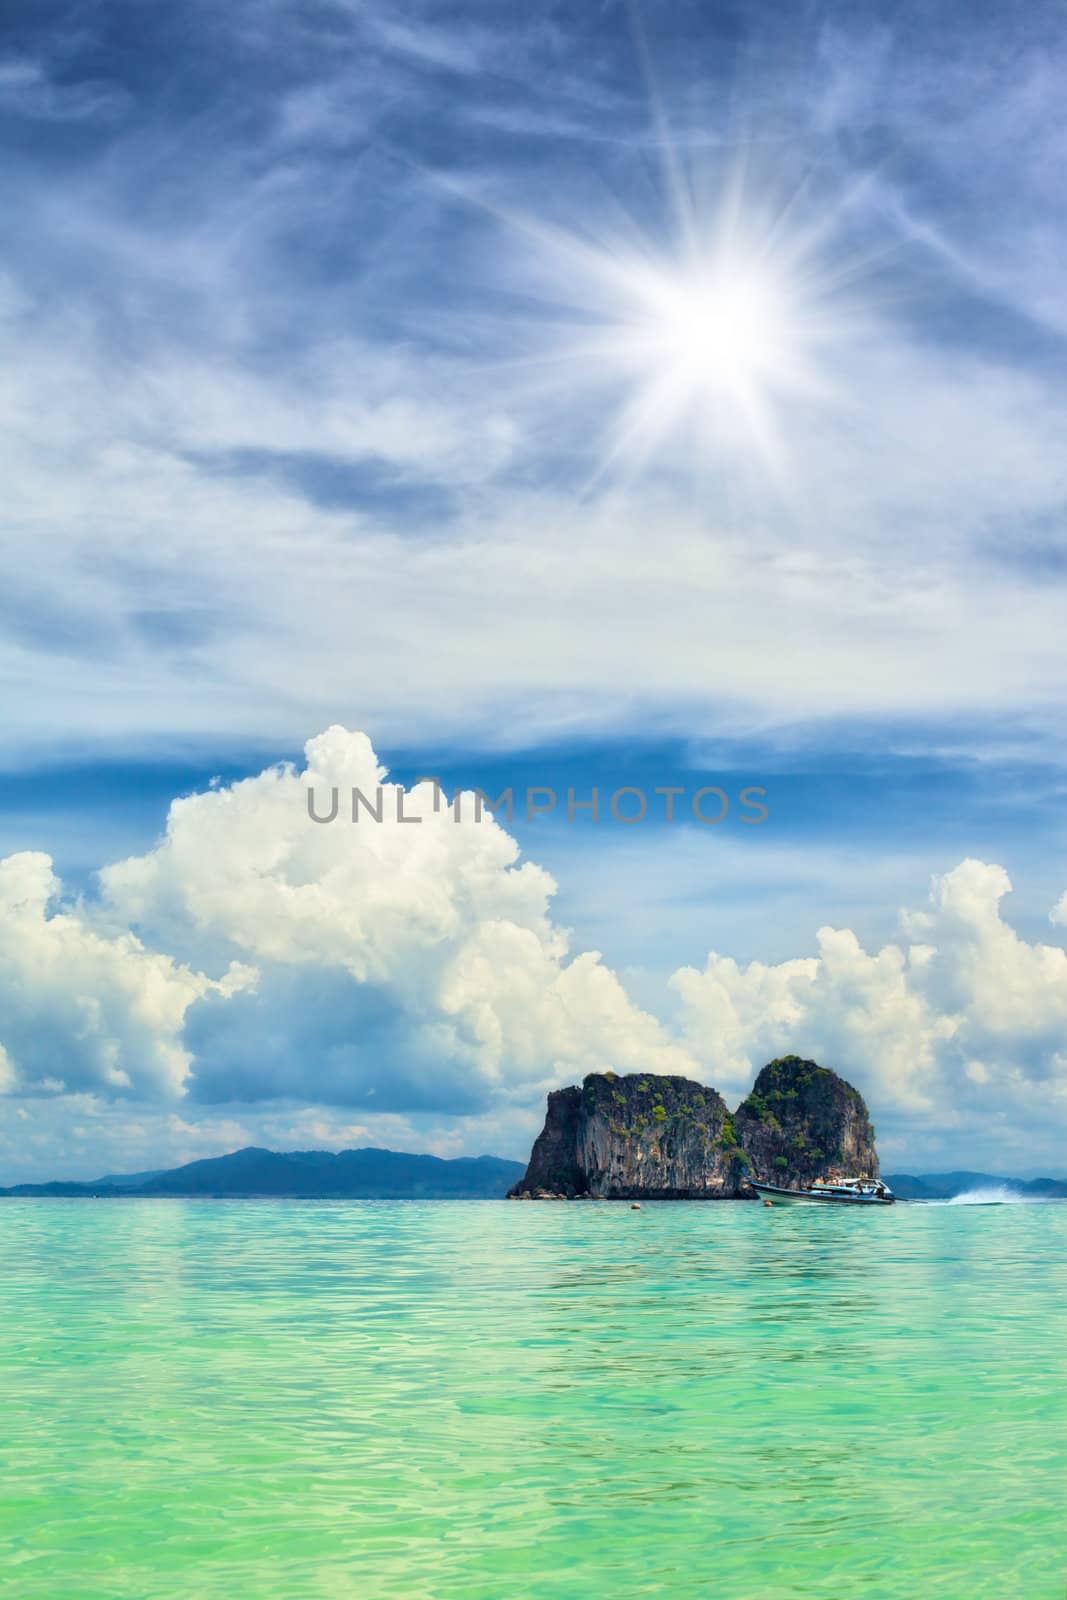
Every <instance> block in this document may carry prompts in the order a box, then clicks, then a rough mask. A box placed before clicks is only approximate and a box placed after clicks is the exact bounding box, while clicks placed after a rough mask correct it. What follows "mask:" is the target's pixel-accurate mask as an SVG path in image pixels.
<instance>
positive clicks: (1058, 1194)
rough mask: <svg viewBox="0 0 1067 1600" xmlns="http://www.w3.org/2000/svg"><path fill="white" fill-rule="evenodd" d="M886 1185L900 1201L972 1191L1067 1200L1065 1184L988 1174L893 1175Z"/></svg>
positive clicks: (1052, 1179)
mask: <svg viewBox="0 0 1067 1600" xmlns="http://www.w3.org/2000/svg"><path fill="white" fill-rule="evenodd" d="M885 1181H886V1183H887V1184H888V1185H889V1187H890V1188H891V1189H892V1191H893V1193H894V1194H898V1195H899V1196H900V1197H901V1199H902V1200H951V1199H953V1197H954V1196H955V1195H958V1194H967V1193H968V1191H969V1190H971V1189H1012V1190H1014V1191H1015V1192H1016V1193H1017V1194H1025V1195H1030V1196H1031V1197H1032V1198H1033V1199H1035V1200H1067V1181H1065V1180H1064V1179H1061V1178H997V1177H994V1176H993V1175H992V1174H991V1173H989V1172H926V1173H924V1174H923V1175H922V1176H921V1177H913V1176H911V1174H909V1173H907V1172H895V1173H890V1174H889V1176H888V1177H887V1178H886V1180H885Z"/></svg>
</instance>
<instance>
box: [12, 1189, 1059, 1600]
mask: <svg viewBox="0 0 1067 1600" xmlns="http://www.w3.org/2000/svg"><path fill="white" fill-rule="evenodd" d="M975 1198H976V1199H978V1200H979V1201H981V1200H983V1199H984V1201H985V1203H966V1197H965V1200H964V1203H960V1201H959V1200H957V1201H955V1202H952V1203H945V1204H936V1203H935V1204H910V1205H906V1204H900V1205H897V1206H895V1207H892V1208H885V1209H871V1210H864V1211H855V1210H842V1209H826V1210H821V1209H816V1208H810V1209H809V1208H803V1207H791V1208H785V1207H777V1208H775V1207H770V1208H767V1207H764V1206H761V1205H758V1204H742V1203H737V1202H718V1203H705V1204H683V1203H660V1204H648V1203H646V1204H644V1205H642V1206H641V1208H640V1210H632V1209H631V1208H630V1206H629V1205H628V1204H620V1203H615V1204H603V1203H601V1204H598V1203H583V1204H576V1203H570V1204H529V1203H527V1204H515V1203H505V1202H494V1201H485V1202H463V1201H451V1202H449V1201H436V1202H404V1201H382V1202H373V1201H349V1202H344V1201H341V1202H328V1201H324V1202H308V1201H210V1200H132V1199H129V1200H101V1201H88V1200H59V1199H56V1200H4V1201H0V1482H2V1491H0V1593H3V1594H4V1595H5V1596H6V1595H8V1594H10V1595H11V1596H12V1597H13V1600H127V1597H128V1600H221V1597H226V1600H230V1597H233V1600H335V1597H336V1600H342V1597H343V1600H386V1597H388V1600H599V1597H606V1600H645V1597H649V1596H658V1597H669V1600H693V1597H703V1596H708V1597H714V1600H830V1597H834V1596H840V1595H849V1596H862V1597H863V1600H915V1597H916V1596H924V1597H925V1596H929V1597H932V1600H1009V1597H1010V1600H1014V1597H1019V1600H1064V1596H1065V1594H1067V1266H1065V1263H1067V1204H1064V1203H1062V1202H1061V1203H1055V1202H1050V1203H1047V1204H1005V1203H996V1202H997V1200H998V1199H1000V1200H1003V1199H1004V1198H1005V1193H1001V1194H999V1195H998V1193H997V1192H996V1191H994V1192H993V1193H992V1194H989V1193H987V1194H985V1195H984V1196H981V1195H979V1196H977V1197H975ZM1007 1198H1008V1199H1010V1198H1012V1197H1011V1196H1010V1195H1008V1196H1007Z"/></svg>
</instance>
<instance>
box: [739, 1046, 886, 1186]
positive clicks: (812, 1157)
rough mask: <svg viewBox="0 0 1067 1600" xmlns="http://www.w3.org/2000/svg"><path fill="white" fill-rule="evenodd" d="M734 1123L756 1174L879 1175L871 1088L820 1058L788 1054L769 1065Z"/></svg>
mask: <svg viewBox="0 0 1067 1600" xmlns="http://www.w3.org/2000/svg"><path fill="white" fill-rule="evenodd" d="M734 1128H735V1130H736V1133H737V1138H738V1140H739V1142H740V1144H741V1147H742V1149H743V1150H744V1151H745V1153H746V1155H747V1156H748V1159H749V1170H750V1172H751V1174H752V1176H753V1177H755V1178H764V1179H766V1180H767V1181H768V1182H770V1183H781V1184H784V1185H785V1186H786V1187H787V1188H795V1187H796V1186H797V1185H798V1184H801V1183H806V1182H809V1181H810V1180H811V1179H812V1178H826V1177H869V1178H875V1177H877V1176H878V1152H877V1151H876V1150H875V1148H874V1128H873V1127H872V1125H871V1119H870V1117H869V1116H868V1115H867V1107H866V1105H865V1104H864V1102H863V1096H862V1095H861V1094H860V1092H859V1090H858V1089H854V1088H853V1087H852V1085H851V1084H850V1083H846V1082H845V1080H844V1078H839V1077H838V1075H837V1073H836V1072H830V1071H829V1070H828V1069H827V1068H826V1067H820V1066H818V1065H817V1064H816V1063H815V1062H814V1061H803V1060H801V1058H800V1057H799V1056H783V1057H781V1059H780V1060H778V1061H771V1062H770V1063H769V1064H768V1065H767V1066H765V1067H764V1068H763V1070H762V1072H761V1073H760V1074H759V1076H758V1077H757V1079H756V1082H755V1083H754V1085H753V1087H752V1093H751V1094H750V1095H749V1097H748V1099H747V1100H743V1101H742V1102H741V1104H740V1105H739V1106H738V1108H737V1110H736V1111H735V1112H734Z"/></svg>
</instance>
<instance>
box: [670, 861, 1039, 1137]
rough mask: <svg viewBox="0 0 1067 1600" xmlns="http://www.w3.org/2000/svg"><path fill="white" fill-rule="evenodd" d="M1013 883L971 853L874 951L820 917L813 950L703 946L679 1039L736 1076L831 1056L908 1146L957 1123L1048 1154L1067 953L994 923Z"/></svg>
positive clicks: (680, 975)
mask: <svg viewBox="0 0 1067 1600" xmlns="http://www.w3.org/2000/svg"><path fill="white" fill-rule="evenodd" d="M1010 889H1011V882H1010V879H1009V877H1008V874H1007V873H1006V872H1005V871H1004V869H1003V867H1000V866H997V865H994V864H989V863H986V862H982V861H975V860H966V861H963V862H961V863H960V864H959V866H957V867H955V868H954V869H953V870H952V871H951V872H948V873H945V874H944V875H943V876H940V877H937V878H935V880H934V882H933V886H932V889H931V893H930V900H929V907H928V909H924V910H922V911H918V912H906V913H902V916H901V925H902V932H903V933H904V935H905V940H904V941H902V942H901V943H900V944H889V945H886V946H884V947H883V948H882V949H880V950H878V951H875V952H873V953H872V952H868V951H866V950H865V949H864V948H863V946H862V944H861V943H860V941H859V939H858V938H857V937H856V935H855V934H854V933H853V932H851V931H850V930H849V929H834V928H822V929H820V930H819V933H818V936H817V949H818V954H817V955H816V956H812V957H805V958H798V959H794V960H789V961H784V962H781V963H779V964H777V965H765V964H763V963H761V962H751V963H749V964H748V965H747V966H739V965H738V963H737V962H735V961H733V960H731V959H730V958H729V957H726V956H721V955H717V954H715V953H712V954H711V955H710V956H709V957H708V959H707V962H706V964H705V966H704V967H703V968H702V969H695V968H691V967H690V968H682V969H681V970H680V971H678V972H677V973H676V974H675V975H674V977H673V979H672V986H673V988H674V990H675V991H676V993H677V995H678V996H679V999H680V1001H681V1004H682V1010H683V1029H684V1033H685V1036H686V1038H687V1040H688V1042H689V1044H690V1046H691V1048H692V1049H693V1050H694V1052H695V1053H696V1054H698V1055H700V1056H701V1058H702V1060H703V1062H704V1063H705V1065H706V1067H707V1069H708V1070H709V1071H710V1073H711V1075H712V1077H714V1078H717V1079H720V1080H721V1081H722V1082H723V1083H724V1084H728V1085H731V1086H735V1087H737V1088H741V1087H743V1086H744V1085H745V1084H747V1082H748V1081H750V1079H751V1076H752V1073H753V1071H754V1070H755V1069H756V1068H758V1066H759V1065H760V1064H761V1063H762V1062H763V1061H765V1060H767V1059H768V1058H770V1057H773V1056H776V1055H780V1054H783V1053H785V1052H786V1051H798V1052H800V1053H802V1054H805V1055H811V1056H814V1057H815V1058H816V1059H818V1060H819V1061H823V1062H826V1063H827V1064H830V1065H834V1066H836V1067H837V1068H838V1070H840V1071H842V1072H844V1073H845V1075H846V1076H847V1077H848V1078H849V1079H850V1080H852V1081H854V1082H855V1083H856V1084H857V1086H858V1087H859V1088H860V1089H861V1090H862V1091H863V1093H864V1094H865V1095H866V1096H867V1098H868V1100H869V1102H870V1104H871V1105H872V1107H873V1108H874V1109H875V1113H876V1115H877V1116H878V1119H879V1123H880V1125H882V1126H883V1131H884V1129H885V1126H887V1125H888V1127H889V1128H890V1129H891V1130H892V1131H893V1133H894V1134H895V1135H896V1136H897V1139H898V1142H900V1141H901V1140H902V1139H903V1137H904V1135H905V1133H906V1134H907V1136H908V1139H909V1140H910V1144H911V1148H912V1150H914V1149H916V1148H917V1147H919V1146H920V1145H921V1144H922V1143H923V1142H924V1141H925V1142H927V1143H933V1144H935V1145H936V1142H937V1140H938V1139H943V1138H944V1136H945V1135H946V1134H948V1133H952V1134H954V1135H955V1136H956V1138H957V1143H958V1142H959V1139H960V1136H966V1137H967V1138H968V1139H969V1140H970V1143H971V1149H972V1151H973V1150H977V1149H983V1148H984V1149H991V1150H992V1157H993V1158H995V1156H996V1155H997V1154H998V1153H999V1154H1000V1156H1001V1159H1002V1160H1003V1158H1004V1156H1005V1153H1006V1154H1007V1157H1008V1160H1009V1162H1012V1161H1015V1160H1016V1159H1018V1155H1019V1152H1020V1151H1023V1150H1025V1149H1026V1147H1027V1146H1028V1145H1029V1147H1030V1152H1031V1154H1032V1155H1033V1157H1034V1159H1037V1160H1040V1159H1041V1155H1040V1154H1039V1152H1048V1154H1047V1156H1046V1157H1045V1158H1046V1159H1052V1160H1054V1161H1058V1160H1059V1158H1058V1157H1057V1156H1056V1155H1055V1148H1056V1141H1058V1140H1062V1136H1063V1131H1064V1126H1065V1123H1067V952H1065V951H1064V950H1063V949H1062V948H1061V947H1059V946H1057V945H1046V944H1031V943H1028V942H1027V941H1026V940H1024V939H1022V938H1021V937H1020V936H1019V935H1018V934H1017V933H1016V932H1015V930H1014V929H1013V928H1012V927H1011V926H1010V925H1009V924H1008V923H1007V922H1006V921H1005V920H1004V918H1003V916H1002V913H1001V901H1002V900H1003V898H1004V897H1005V895H1007V894H1008V893H1009V891H1010ZM883 1113H884V1114H883ZM887 1119H888V1121H887ZM971 1159H972V1160H973V1159H975V1158H974V1156H973V1155H972V1158H971Z"/></svg>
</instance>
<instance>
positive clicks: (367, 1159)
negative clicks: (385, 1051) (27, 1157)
mask: <svg viewBox="0 0 1067 1600" xmlns="http://www.w3.org/2000/svg"><path fill="white" fill-rule="evenodd" d="M525 1170H526V1169H525V1165H524V1163H523V1162H521V1161H509V1160H507V1159H506V1158H505V1157H503V1156H455V1157H452V1158H450V1159H446V1158H444V1157H441V1156H430V1155H413V1154H411V1153H409V1152H406V1151H401V1150H382V1149H378V1148H377V1147H375V1146H365V1147H363V1148H362V1149H357V1150H339V1151H336V1152H334V1151H331V1150H267V1149H264V1148H261V1147H260V1146H258V1145H246V1146H245V1147H244V1148H243V1149H241V1150H232V1151H230V1152H228V1153H227V1154H226V1155H221V1156H207V1157H204V1158H202V1159H200V1160H198V1161H188V1162H185V1163H184V1165H182V1166H180V1167H170V1168H154V1169H152V1170H151V1171H148V1172H128V1173H108V1174H107V1176H105V1177H102V1178H93V1179H90V1180H87V1181H85V1182H81V1181H74V1180H71V1179H62V1178H60V1179H53V1180H52V1181H51V1182H47V1183H17V1184H12V1185H11V1186H10V1187H9V1188H2V1187H0V1199H3V1198H7V1199H18V1198H26V1199H32V1198H49V1197H54V1198H56V1199H63V1198H70V1199H76V1198H78V1197H82V1198H85V1199H92V1198H97V1199H115V1200H118V1199H122V1198H127V1199H129V1198H133V1199H136V1198H141V1197H144V1198H148V1197H152V1198H165V1197H167V1196H172V1197H174V1198H181V1197H183V1196H185V1197H190V1196H197V1195H200V1196H203V1197H204V1198H206V1199H212V1198H217V1199H226V1198H230V1199H256V1198H267V1197H274V1198H277V1199H286V1198H288V1199H303V1200H502V1199H503V1198H504V1196H505V1195H506V1194H507V1192H508V1190H509V1189H510V1188H511V1186H512V1184H514V1183H515V1182H517V1180H518V1179H519V1178H521V1177H522V1175H523V1173H524V1172H525ZM885 1181H886V1182H887V1183H888V1184H889V1187H890V1188H891V1189H892V1190H893V1191H894V1192H895V1193H896V1194H898V1195H899V1196H900V1197H901V1198H902V1199H906V1200H949V1199H952V1198H953V1196H955V1195H958V1194H966V1193H967V1191H968V1190H970V1189H980V1188H989V1187H998V1188H1007V1189H1011V1190H1015V1191H1018V1192H1019V1193H1020V1194H1026V1195H1030V1196H1032V1197H1033V1198H1035V1199H1040V1198H1047V1199H1067V1180H1065V1179H1059V1178H1029V1179H1025V1178H1005V1177H1000V1176H997V1175H995V1174H993V1173H989V1172H932V1173H923V1174H912V1173H888V1174H887V1175H886V1180H885Z"/></svg>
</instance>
